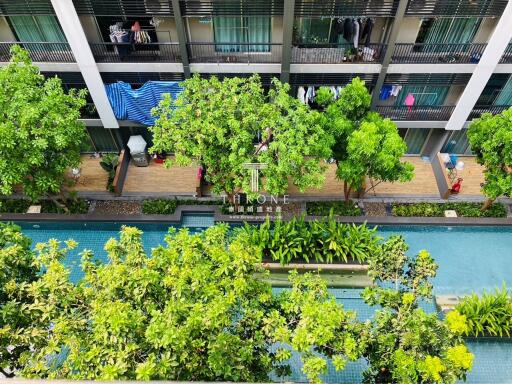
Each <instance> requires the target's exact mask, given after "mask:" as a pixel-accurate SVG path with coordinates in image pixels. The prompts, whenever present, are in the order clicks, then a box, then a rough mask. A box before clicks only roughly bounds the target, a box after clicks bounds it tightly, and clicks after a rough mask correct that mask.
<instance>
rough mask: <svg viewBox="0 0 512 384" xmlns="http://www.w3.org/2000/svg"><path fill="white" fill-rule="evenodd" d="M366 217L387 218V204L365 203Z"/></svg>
mask: <svg viewBox="0 0 512 384" xmlns="http://www.w3.org/2000/svg"><path fill="white" fill-rule="evenodd" d="M364 211H365V213H366V216H379V217H382V216H387V212H386V204H385V203H364Z"/></svg>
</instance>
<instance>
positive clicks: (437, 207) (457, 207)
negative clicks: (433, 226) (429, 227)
mask: <svg viewBox="0 0 512 384" xmlns="http://www.w3.org/2000/svg"><path fill="white" fill-rule="evenodd" d="M481 208H482V203H462V202H461V203H415V204H393V208H392V213H393V216H402V217H412V216H417V217H443V216H444V211H445V210H454V211H455V212H457V216H459V217H507V208H506V207H505V206H504V205H503V204H501V203H494V204H493V205H491V207H490V208H489V209H488V210H486V211H483V212H482V211H481V210H480V209H481Z"/></svg>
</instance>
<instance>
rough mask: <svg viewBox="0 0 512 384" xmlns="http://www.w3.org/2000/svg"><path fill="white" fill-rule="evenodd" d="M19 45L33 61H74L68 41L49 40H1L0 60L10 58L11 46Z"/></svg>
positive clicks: (3, 60)
mask: <svg viewBox="0 0 512 384" xmlns="http://www.w3.org/2000/svg"><path fill="white" fill-rule="evenodd" d="M14 45H19V46H21V47H22V48H25V49H26V50H27V51H28V53H29V55H30V58H31V60H32V61H33V62H38V63H74V62H75V57H74V56H73V52H71V48H70V47H69V44H68V43H53V42H52V43H49V42H3V43H0V61H2V62H7V61H9V60H10V58H11V48H12V47H13V46H14Z"/></svg>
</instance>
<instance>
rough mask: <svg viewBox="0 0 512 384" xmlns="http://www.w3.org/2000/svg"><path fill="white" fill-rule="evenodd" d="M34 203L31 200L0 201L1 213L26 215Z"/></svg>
mask: <svg viewBox="0 0 512 384" xmlns="http://www.w3.org/2000/svg"><path fill="white" fill-rule="evenodd" d="M31 204H32V203H31V202H30V200H22V199H17V200H14V199H9V200H0V212H2V213H25V212H27V209H28V207H30V205H31Z"/></svg>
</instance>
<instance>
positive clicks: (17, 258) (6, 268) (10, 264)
mask: <svg viewBox="0 0 512 384" xmlns="http://www.w3.org/2000/svg"><path fill="white" fill-rule="evenodd" d="M30 244H31V240H30V239H29V238H27V237H25V236H24V235H23V234H22V233H21V229H20V227H18V226H16V225H13V224H6V223H0V373H2V374H3V375H4V376H5V377H12V376H13V375H14V372H16V371H17V370H18V369H20V367H21V366H20V364H19V358H20V356H21V355H22V353H24V352H26V351H28V350H29V347H30V340H29V339H26V338H24V337H22V332H20V330H21V329H23V328H24V327H26V326H28V325H29V324H30V318H29V317H28V316H27V315H26V313H25V312H24V311H23V306H24V305H27V304H30V303H31V302H30V300H29V298H28V295H27V294H26V293H25V292H24V289H23V287H24V286H25V285H26V284H29V283H31V282H33V281H35V280H36V279H37V272H38V269H37V266H36V264H35V257H34V253H33V252H32V251H31V249H30Z"/></svg>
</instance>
